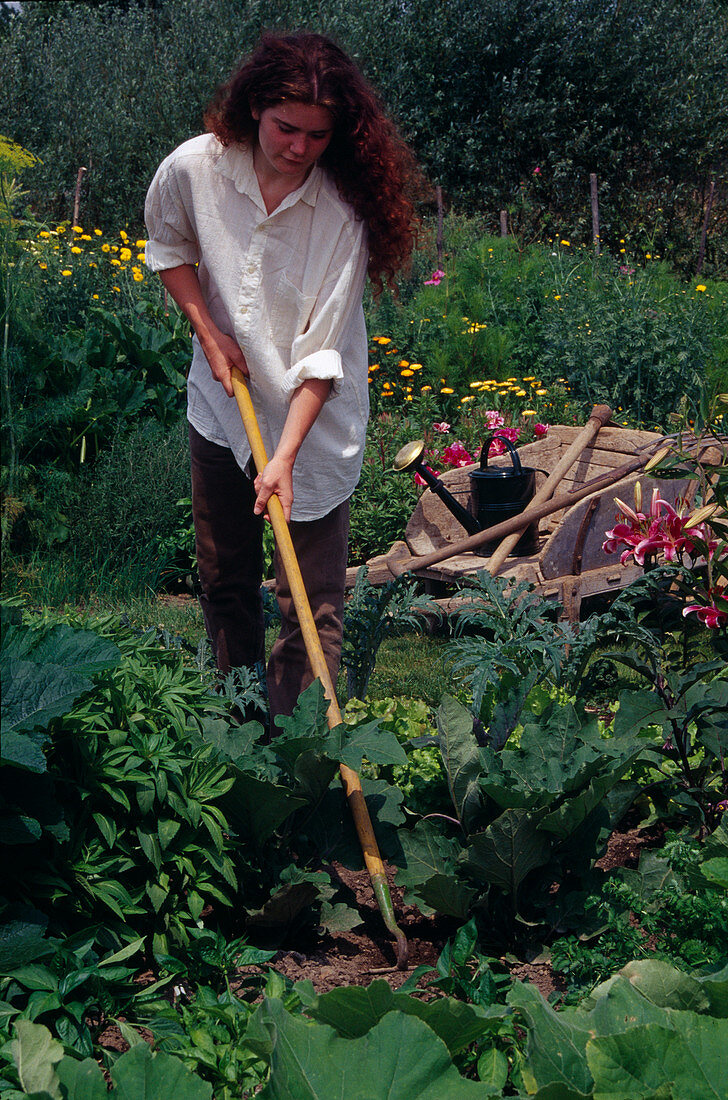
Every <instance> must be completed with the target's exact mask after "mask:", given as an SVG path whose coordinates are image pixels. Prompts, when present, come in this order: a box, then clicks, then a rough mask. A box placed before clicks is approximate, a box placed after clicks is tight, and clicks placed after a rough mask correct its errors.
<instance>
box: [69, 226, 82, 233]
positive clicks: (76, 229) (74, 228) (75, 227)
mask: <svg viewBox="0 0 728 1100" xmlns="http://www.w3.org/2000/svg"><path fill="white" fill-rule="evenodd" d="M71 229H72V230H73V232H74V233H83V228H82V226H80V225H72V226H71Z"/></svg>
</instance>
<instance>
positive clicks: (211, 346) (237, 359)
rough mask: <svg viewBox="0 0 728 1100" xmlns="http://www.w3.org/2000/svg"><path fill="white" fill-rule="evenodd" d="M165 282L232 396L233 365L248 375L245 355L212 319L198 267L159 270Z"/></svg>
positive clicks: (187, 266)
mask: <svg viewBox="0 0 728 1100" xmlns="http://www.w3.org/2000/svg"><path fill="white" fill-rule="evenodd" d="M159 275H160V278H161V280H162V283H163V285H164V286H165V287H166V289H167V291H168V292H169V293H170V294H171V295H172V297H173V298H174V300H175V302H176V303H177V305H178V306H179V308H180V309H181V310H182V312H183V313H184V315H185V317H186V318H187V320H188V321H189V322H190V324H191V325H192V327H193V329H194V330H195V334H196V336H197V339H198V340H199V341H200V347H201V348H202V350H203V351H204V353H205V357H206V359H207V362H208V363H209V364H210V370H211V371H212V377H213V378H214V379H215V380H216V381H217V382H219V383H220V385H221V386H222V388H223V389H224V390H225V393H226V394H227V395H228V397H232V396H233V381H232V376H233V367H240V370H241V371H242V372H243V374H244V375H245V377H246V378H248V377H249V373H248V364H247V363H246V362H245V356H244V355H243V353H242V351H241V350H240V348H239V347H238V345H237V343H236V342H235V340H233V338H232V336H227V335H226V334H225V333H224V332H221V331H220V329H219V328H218V327H217V325H216V324H215V322H214V321H213V319H212V317H211V315H210V311H209V309H208V308H207V303H206V301H205V299H204V296H203V294H202V288H201V287H200V281H199V279H198V277H197V270H196V268H195V267H193V265H192V264H180V266H179V267H168V268H165V269H164V270H163V271H160V273H159Z"/></svg>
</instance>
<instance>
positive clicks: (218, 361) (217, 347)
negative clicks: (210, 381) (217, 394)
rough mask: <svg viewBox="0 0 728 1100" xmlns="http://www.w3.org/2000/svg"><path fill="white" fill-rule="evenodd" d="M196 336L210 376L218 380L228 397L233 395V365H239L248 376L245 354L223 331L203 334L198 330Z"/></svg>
mask: <svg viewBox="0 0 728 1100" xmlns="http://www.w3.org/2000/svg"><path fill="white" fill-rule="evenodd" d="M197 338H198V340H199V341H200V346H201V348H202V350H203V351H204V353H205V358H206V359H207V362H208V363H209V364H210V370H211V371H212V377H213V378H214V379H215V381H216V382H219V383H220V385H221V386H222V388H223V389H224V390H225V393H226V394H227V395H228V397H232V396H233V380H232V378H233V367H239V368H240V370H241V371H242V373H243V374H244V375H245V377H246V378H248V377H249V372H248V364H247V363H246V362H245V356H244V355H243V353H242V351H241V350H240V348H239V347H238V344H237V343H236V342H235V340H233V338H232V336H226V335H225V333H224V332H220V330H219V329H217V330H216V331H208V332H206V333H205V334H204V336H203V335H202V334H201V333H200V332H199V331H198V333H197Z"/></svg>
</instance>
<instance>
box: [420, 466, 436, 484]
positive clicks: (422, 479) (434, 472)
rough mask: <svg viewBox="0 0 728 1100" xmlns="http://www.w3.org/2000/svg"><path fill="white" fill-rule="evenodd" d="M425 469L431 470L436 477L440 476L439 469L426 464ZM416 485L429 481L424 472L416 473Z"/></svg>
mask: <svg viewBox="0 0 728 1100" xmlns="http://www.w3.org/2000/svg"><path fill="white" fill-rule="evenodd" d="M425 469H426V470H429V471H430V473H431V474H433V475H434V477H439V476H440V471H439V470H433V469H431V468H430V467H429V466H425ZM415 485H427V482H426V481H425V479H424V478H423V476H422V474H415Z"/></svg>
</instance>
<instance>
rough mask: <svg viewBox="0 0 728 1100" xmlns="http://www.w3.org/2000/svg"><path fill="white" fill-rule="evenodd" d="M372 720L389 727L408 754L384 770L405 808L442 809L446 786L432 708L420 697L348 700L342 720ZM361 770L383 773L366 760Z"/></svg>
mask: <svg viewBox="0 0 728 1100" xmlns="http://www.w3.org/2000/svg"><path fill="white" fill-rule="evenodd" d="M372 719H374V720H376V722H377V724H378V726H379V728H380V729H383V730H390V731H391V732H392V733H393V734H394V735H395V737H396V738H397V740H398V741H399V743H400V745H402V747H403V748H404V750H405V752H406V753H407V762H406V764H402V765H400V766H395V767H392V768H390V769H389V770H388V772H387V778H388V779H389V780H390V781H391V782H392V783H393V784H394V785H395V786H396V787H397V789H398V790H400V791H401V792H402V794H403V796H404V800H405V804H406V806H407V809H408V810H410V811H411V812H412V813H417V814H426V813H428V812H430V811H434V810H439V809H441V808H442V806H443V805H445V804H446V802H447V786H446V782H445V773H444V771H443V767H442V757H441V756H440V752H439V749H438V747H437V735H436V730H435V727H434V725H433V722H432V711H431V708H430V707H428V706H427V704H426V703H425V702H423V700H422V699H404V698H402V697H398V698H385V699H374V700H371V699H369V700H367V701H366V702H362V700H360V699H350V700H349V702H348V703H347V705H346V708H345V710H344V721H345V722H347V723H360V722H364V721H367V720H372ZM362 770H363V773H364V774H365V775H373V776H374V777H375V778H376V777H378V776H379V775H380V774H382V770H381V769H380V768H378V767H375V766H373V765H371V764H367V763H366V762H365V763H364V766H363V769H362Z"/></svg>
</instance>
